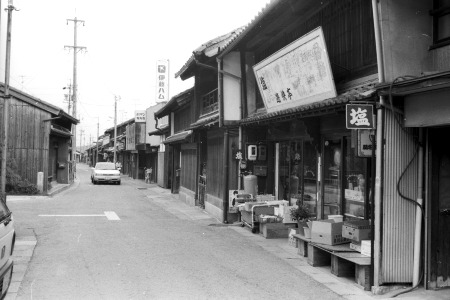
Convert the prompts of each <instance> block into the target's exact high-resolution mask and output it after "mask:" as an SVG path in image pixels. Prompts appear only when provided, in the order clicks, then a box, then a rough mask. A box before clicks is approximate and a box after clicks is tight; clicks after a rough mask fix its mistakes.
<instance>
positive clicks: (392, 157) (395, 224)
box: [381, 110, 418, 283]
mask: <svg viewBox="0 0 450 300" xmlns="http://www.w3.org/2000/svg"><path fill="white" fill-rule="evenodd" d="M416 133H417V132H416V131H415V130H413V129H411V128H402V127H401V126H400V125H399V123H398V122H397V121H396V119H395V118H394V116H393V114H392V113H391V112H390V111H389V110H386V122H385V141H386V143H385V158H384V182H383V204H382V205H383V208H382V212H383V216H382V218H383V220H382V226H383V228H382V246H381V249H382V277H381V278H382V279H381V280H382V282H383V283H402V282H412V269H413V248H414V224H415V205H414V204H413V203H411V202H409V201H407V200H405V199H403V198H401V197H400V195H399V194H398V192H397V182H398V180H399V178H400V176H401V174H402V172H403V171H404V170H405V169H406V168H407V166H408V163H409V162H410V161H411V159H412V158H413V157H414V161H413V163H412V164H411V165H410V166H409V168H408V169H407V171H406V173H405V175H404V176H403V178H402V180H401V182H400V186H399V187H400V191H401V192H402V194H403V195H405V196H407V197H409V198H412V199H416V197H417V169H418V167H417V155H416V156H414V154H415V153H416V151H417V143H416V142H415V137H414V134H416Z"/></svg>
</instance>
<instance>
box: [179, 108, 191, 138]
mask: <svg viewBox="0 0 450 300" xmlns="http://www.w3.org/2000/svg"><path fill="white" fill-rule="evenodd" d="M191 123H193V122H192V118H191V107H190V106H187V107H185V108H183V109H181V110H179V111H177V112H176V113H175V116H174V132H175V133H177V132H180V131H183V130H186V128H188V127H189V125H191Z"/></svg>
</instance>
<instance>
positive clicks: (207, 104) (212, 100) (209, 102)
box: [202, 89, 219, 115]
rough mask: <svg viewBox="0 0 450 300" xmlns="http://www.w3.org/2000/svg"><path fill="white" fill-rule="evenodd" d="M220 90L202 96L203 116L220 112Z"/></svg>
mask: <svg viewBox="0 0 450 300" xmlns="http://www.w3.org/2000/svg"><path fill="white" fill-rule="evenodd" d="M217 92H218V90H217V89H215V90H213V91H211V92H209V93H207V94H205V95H203V96H202V115H206V114H208V113H211V112H215V111H217V110H219V101H218V94H217Z"/></svg>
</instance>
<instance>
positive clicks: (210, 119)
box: [189, 112, 219, 129]
mask: <svg viewBox="0 0 450 300" xmlns="http://www.w3.org/2000/svg"><path fill="white" fill-rule="evenodd" d="M218 121H219V112H216V113H214V114H212V115H208V116H206V117H203V118H201V119H198V120H197V121H196V122H195V123H192V124H191V126H189V129H197V128H200V127H207V126H211V125H214V124H215V123H217V122H218Z"/></svg>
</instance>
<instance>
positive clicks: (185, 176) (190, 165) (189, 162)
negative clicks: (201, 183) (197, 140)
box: [181, 149, 197, 191]
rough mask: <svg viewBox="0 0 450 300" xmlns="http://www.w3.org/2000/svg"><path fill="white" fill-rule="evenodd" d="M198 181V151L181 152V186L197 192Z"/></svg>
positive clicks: (187, 150)
mask: <svg viewBox="0 0 450 300" xmlns="http://www.w3.org/2000/svg"><path fill="white" fill-rule="evenodd" d="M196 179H197V150H194V149H185V150H182V151H181V186H183V187H185V188H187V189H189V190H191V191H195V185H196Z"/></svg>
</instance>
